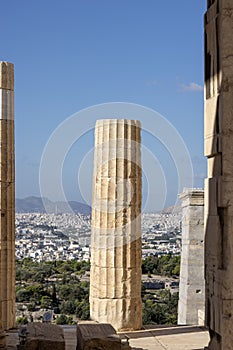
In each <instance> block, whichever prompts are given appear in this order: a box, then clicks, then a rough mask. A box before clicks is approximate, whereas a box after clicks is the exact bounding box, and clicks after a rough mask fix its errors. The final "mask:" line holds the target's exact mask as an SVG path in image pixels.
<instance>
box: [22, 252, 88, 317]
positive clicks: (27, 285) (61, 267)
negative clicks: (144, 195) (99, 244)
mask: <svg viewBox="0 0 233 350" xmlns="http://www.w3.org/2000/svg"><path fill="white" fill-rule="evenodd" d="M89 270H90V263H89V262H85V261H81V262H78V261H75V260H72V261H53V262H35V261H32V260H31V259H28V258H27V259H23V260H21V261H17V264H16V302H21V303H26V304H27V308H28V310H29V311H31V312H32V311H36V310H38V309H46V310H48V309H52V310H53V311H54V313H55V314H60V313H61V314H64V315H75V316H76V317H78V318H79V319H82V320H86V319H88V318H89V301H88V300H89V282H87V281H82V279H81V277H82V276H83V275H85V272H86V271H89ZM64 315H61V316H59V318H58V320H57V322H64ZM69 323H70V322H69Z"/></svg>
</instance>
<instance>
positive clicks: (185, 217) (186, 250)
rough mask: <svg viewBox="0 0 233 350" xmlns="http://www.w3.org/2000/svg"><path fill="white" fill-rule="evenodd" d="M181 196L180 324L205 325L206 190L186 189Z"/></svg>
mask: <svg viewBox="0 0 233 350" xmlns="http://www.w3.org/2000/svg"><path fill="white" fill-rule="evenodd" d="M180 199H181V200H182V252H181V266H180V288H179V303H178V324H180V325H184V324H186V325H192V324H193V325H198V324H199V325H203V324H204V312H205V281H204V191H203V190H196V189H195V190H194V189H190V190H188V189H187V190H185V191H184V192H183V193H182V194H181V195H180Z"/></svg>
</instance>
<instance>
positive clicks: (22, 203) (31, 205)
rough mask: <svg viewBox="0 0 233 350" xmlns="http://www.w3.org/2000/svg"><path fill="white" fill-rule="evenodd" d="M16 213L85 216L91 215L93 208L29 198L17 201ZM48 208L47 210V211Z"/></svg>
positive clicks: (82, 204) (78, 203)
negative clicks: (78, 214)
mask: <svg viewBox="0 0 233 350" xmlns="http://www.w3.org/2000/svg"><path fill="white" fill-rule="evenodd" d="M15 207H16V208H15V210H16V213H45V212H47V213H57V214H60V213H72V212H74V213H75V214H77V213H80V214H85V215H88V214H90V213H91V207H90V206H89V205H87V204H84V203H80V202H75V201H69V202H68V203H67V202H52V201H50V200H49V199H47V198H43V200H42V198H41V197H34V196H32V197H27V198H23V199H16V203H15ZM45 207H46V210H45Z"/></svg>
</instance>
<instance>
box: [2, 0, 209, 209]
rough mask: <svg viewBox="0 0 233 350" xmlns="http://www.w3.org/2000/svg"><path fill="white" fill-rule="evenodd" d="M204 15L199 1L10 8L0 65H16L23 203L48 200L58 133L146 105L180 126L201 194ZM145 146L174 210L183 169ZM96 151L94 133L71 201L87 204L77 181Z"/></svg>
mask: <svg viewBox="0 0 233 350" xmlns="http://www.w3.org/2000/svg"><path fill="white" fill-rule="evenodd" d="M204 12H205V1H194V0H179V1H173V0H168V1H155V0H144V1H142V0H140V1H139V0H127V1H126V0H118V1H111V0H95V1H94V0H92V1H90V0H85V1H84V0H83V1H80V0H69V1H65V0H63V1H61V0H56V1H55V0H49V1H48V0H47V1H45V0H40V1H31V0H30V1H29V0H21V1H13V0H8V1H4V2H2V4H1V21H0V29H1V36H0V59H1V60H6V61H10V62H13V63H14V64H15V120H16V196H17V197H20V198H22V197H26V196H28V195H39V194H40V189H39V165H40V161H41V156H42V153H43V149H44V147H45V144H46V143H47V141H48V139H49V138H50V136H51V134H52V133H53V131H54V130H55V129H56V128H57V127H58V125H59V124H60V123H62V122H63V121H64V120H66V118H68V117H69V116H71V115H73V114H74V113H76V112H78V111H80V110H82V109H84V108H87V107H89V106H93V105H96V104H101V103H108V102H125V103H135V104H139V105H143V106H146V107H148V108H151V109H154V110H155V111H157V112H159V113H160V114H161V115H162V116H163V117H164V118H166V119H167V120H168V121H169V122H170V123H172V124H173V126H174V127H175V128H176V130H177V131H178V133H179V134H180V135H181V137H182V138H183V140H184V142H185V144H186V146H187V148H188V151H189V153H190V156H191V159H192V162H193V167H194V186H195V187H202V186H203V178H204V176H205V172H206V162H205V158H204V157H203V15H204ZM126 117H130V116H126ZM141 121H142V124H143V117H142V120H141ZM80 122H81V121H80ZM142 139H143V144H144V145H145V146H146V147H148V148H149V149H150V150H151V152H152V153H153V154H154V156H155V157H156V158H158V159H159V162H160V163H161V167H162V169H163V172H164V173H165V176H166V181H167V190H168V192H169V193H168V195H167V198H166V205H170V204H173V202H174V200H175V198H176V196H177V185H176V182H177V180H176V177H175V175H174V177H173V176H171V174H173V173H174V172H175V166H174V164H173V165H172V162H171V165H170V166H169V165H168V163H169V161H166V160H165V159H166V158H165V157H164V156H163V151H162V150H161V147H160V145H159V144H158V142H157V141H155V140H153V139H152V138H150V137H149V136H148V135H147V134H146V133H145V132H143V133H142ZM92 146H93V132H88V133H87V134H86V135H85V136H84V137H83V138H82V139H80V140H79V141H78V142H77V143H76V144H75V145H74V146H73V147H72V149H71V150H70V153H69V154H68V155H67V158H66V159H65V161H64V169H63V180H64V184H63V185H64V191H65V194H66V196H67V198H68V199H72V200H82V198H81V196H80V191H79V189H78V188H77V172H78V170H79V167H80V163H81V162H82V160H83V158H84V157H85V155H86V154H87V153H88V152H89V150H90V149H91V148H92ZM167 157H168V158H169V155H168V156H167ZM84 168H85V167H84ZM86 171H87V179H88V180H87V181H88V183H87V187H88V188H90V187H91V183H89V181H90V180H89V178H91V175H90V173H91V168H90V167H89V168H88V170H86ZM82 172H84V173H85V170H82ZM145 177H146V175H145ZM172 179H174V181H173V180H172ZM155 180H156V175H155ZM144 183H145V181H144ZM146 191H147V189H146V187H144V196H146ZM89 200H90V199H89ZM155 202H156V199H155ZM146 209H147V210H151V211H153V210H154V209H156V205H155V206H153V203H150V205H149V206H148V207H147V208H146Z"/></svg>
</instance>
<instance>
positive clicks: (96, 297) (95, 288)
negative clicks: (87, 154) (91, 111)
mask: <svg viewBox="0 0 233 350" xmlns="http://www.w3.org/2000/svg"><path fill="white" fill-rule="evenodd" d="M141 177H142V170H141V136H140V122H139V121H135V120H125V119H110V120H107V119H105V120H98V121H97V123H96V128H95V160H94V175H93V202H92V240H91V280H90V313H91V318H92V319H93V320H95V321H98V322H100V323H106V322H107V323H110V324H112V326H113V327H114V328H115V329H117V330H123V329H131V330H136V329H140V328H141V326H142V304H141V187H142V179H141Z"/></svg>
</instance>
